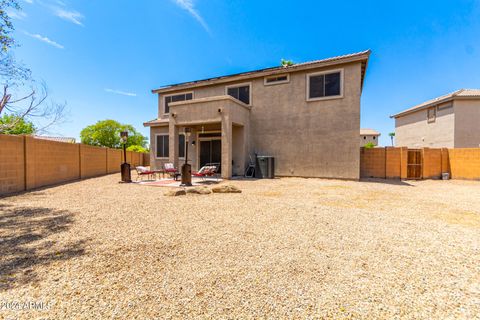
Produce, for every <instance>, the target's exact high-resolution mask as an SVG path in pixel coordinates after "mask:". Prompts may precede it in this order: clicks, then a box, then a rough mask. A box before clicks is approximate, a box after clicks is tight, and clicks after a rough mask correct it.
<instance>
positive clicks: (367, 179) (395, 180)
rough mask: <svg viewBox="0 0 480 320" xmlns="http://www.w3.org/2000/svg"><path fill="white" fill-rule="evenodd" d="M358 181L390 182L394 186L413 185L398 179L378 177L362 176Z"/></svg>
mask: <svg viewBox="0 0 480 320" xmlns="http://www.w3.org/2000/svg"><path fill="white" fill-rule="evenodd" d="M360 182H373V183H382V184H391V185H395V186H404V187H414V185H412V184H410V183H408V182H406V181H404V180H400V179H379V178H362V179H360Z"/></svg>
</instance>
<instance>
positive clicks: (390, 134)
mask: <svg viewBox="0 0 480 320" xmlns="http://www.w3.org/2000/svg"><path fill="white" fill-rule="evenodd" d="M388 135H389V136H390V139H392V147H393V138H394V137H395V132H390V133H389V134H388Z"/></svg>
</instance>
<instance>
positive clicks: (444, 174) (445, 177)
mask: <svg viewBox="0 0 480 320" xmlns="http://www.w3.org/2000/svg"><path fill="white" fill-rule="evenodd" d="M448 179H450V173H448V172H442V180H448Z"/></svg>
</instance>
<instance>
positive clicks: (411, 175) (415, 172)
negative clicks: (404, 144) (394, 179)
mask: <svg viewBox="0 0 480 320" xmlns="http://www.w3.org/2000/svg"><path fill="white" fill-rule="evenodd" d="M407 179H422V150H417V149H409V150H408V162H407Z"/></svg>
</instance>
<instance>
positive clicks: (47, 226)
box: [0, 204, 86, 291]
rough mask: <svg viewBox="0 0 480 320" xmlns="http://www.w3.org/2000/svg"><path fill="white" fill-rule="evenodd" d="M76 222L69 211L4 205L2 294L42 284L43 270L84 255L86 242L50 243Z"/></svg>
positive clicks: (0, 220)
mask: <svg viewBox="0 0 480 320" xmlns="http://www.w3.org/2000/svg"><path fill="white" fill-rule="evenodd" d="M73 221H74V220H73V214H72V213H70V212H68V211H65V210H55V209H50V208H43V207H16V206H11V205H5V204H0V252H1V255H0V291H4V290H8V289H11V288H14V287H18V286H22V285H27V284H30V283H32V282H37V281H39V274H38V267H40V266H45V265H49V264H51V263H54V262H58V261H65V260H68V259H71V258H74V257H78V256H81V255H83V254H84V253H85V245H86V241H84V240H82V241H75V242H65V243H63V242H62V243H59V242H58V241H55V240H51V239H49V238H50V237H51V236H53V235H55V234H59V233H61V232H64V231H67V230H68V229H69V228H70V227H71V225H72V223H73Z"/></svg>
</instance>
